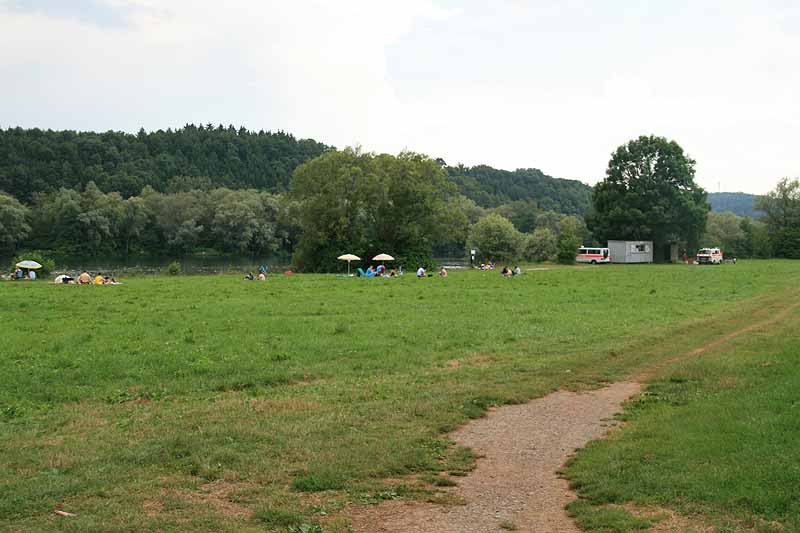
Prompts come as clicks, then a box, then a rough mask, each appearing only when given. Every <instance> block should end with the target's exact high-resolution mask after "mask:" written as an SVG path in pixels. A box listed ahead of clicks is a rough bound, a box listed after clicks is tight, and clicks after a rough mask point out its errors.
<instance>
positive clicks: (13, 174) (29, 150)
mask: <svg viewBox="0 0 800 533" xmlns="http://www.w3.org/2000/svg"><path fill="white" fill-rule="evenodd" d="M328 149H329V147H328V146H326V145H324V144H321V143H318V142H316V141H314V140H311V139H300V140H298V139H296V138H295V137H294V136H292V135H290V134H288V133H284V132H277V133H273V132H264V131H259V132H251V131H247V130H246V129H244V128H240V129H236V128H234V127H233V126H229V127H227V128H225V127H223V126H221V125H220V126H213V125H211V124H209V125H207V126H203V125H200V126H194V125H191V124H190V125H187V126H185V127H183V128H180V129H177V130H174V131H173V130H171V129H168V130H166V131H162V130H158V131H154V132H150V133H146V132H145V131H144V130H141V131H140V132H139V133H138V134H136V135H134V134H129V133H121V132H106V133H93V132H74V131H52V130H39V129H22V128H11V129H7V130H3V129H0V191H6V192H8V193H10V194H13V195H14V196H16V197H17V198H18V199H20V200H23V201H26V202H27V201H30V200H31V198H32V197H33V195H34V193H36V192H46V191H52V190H56V189H58V188H60V187H66V188H73V189H83V187H84V186H85V185H86V184H87V183H88V182H90V181H93V182H94V183H95V184H96V185H97V186H98V187H99V188H100V190H102V191H104V192H110V191H118V192H120V193H122V194H123V195H124V196H132V195H137V194H139V193H140V192H141V191H142V188H143V187H144V186H145V185H150V186H151V187H153V188H154V189H156V190H157V191H170V189H185V188H187V187H188V188H196V187H198V186H199V187H201V188H202V187H207V188H210V187H216V186H219V187H229V188H234V189H235V188H246V187H247V188H256V189H263V190H268V191H282V190H286V189H287V187H288V184H289V178H290V176H291V174H292V172H293V171H294V169H295V168H296V167H297V166H298V165H300V164H301V163H303V162H305V161H307V160H309V159H311V158H314V157H316V156H318V155H320V154H322V153H323V152H325V151H326V150H328Z"/></svg>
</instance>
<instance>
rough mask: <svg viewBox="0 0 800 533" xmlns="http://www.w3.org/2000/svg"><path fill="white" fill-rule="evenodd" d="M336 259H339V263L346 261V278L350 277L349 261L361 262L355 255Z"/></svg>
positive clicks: (345, 255) (341, 256)
mask: <svg viewBox="0 0 800 533" xmlns="http://www.w3.org/2000/svg"><path fill="white" fill-rule="evenodd" d="M336 259H339V260H340V261H347V275H348V276H349V275H350V261H361V258H360V257H358V256H357V255H353V254H344V255H340V256H339V257H337V258H336Z"/></svg>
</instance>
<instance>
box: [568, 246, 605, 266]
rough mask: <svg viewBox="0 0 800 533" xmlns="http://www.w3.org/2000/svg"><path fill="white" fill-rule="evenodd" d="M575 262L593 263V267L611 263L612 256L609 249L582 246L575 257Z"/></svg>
mask: <svg viewBox="0 0 800 533" xmlns="http://www.w3.org/2000/svg"><path fill="white" fill-rule="evenodd" d="M575 261H576V262H578V263H591V264H593V265H596V264H598V263H610V262H611V254H610V253H609V252H608V248H592V247H589V246H581V247H580V248H578V255H576V256H575Z"/></svg>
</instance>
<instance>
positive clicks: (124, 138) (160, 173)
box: [0, 124, 591, 215]
mask: <svg viewBox="0 0 800 533" xmlns="http://www.w3.org/2000/svg"><path fill="white" fill-rule="evenodd" d="M330 149H332V148H331V147H329V146H326V145H325V144H322V143H319V142H317V141H314V140H311V139H300V140H298V139H296V138H295V137H294V136H292V135H291V134H288V133H284V132H276V133H273V132H264V131H259V132H251V131H248V130H246V129H244V128H240V129H236V128H234V127H233V126H228V127H227V128H226V127H223V126H221V125H220V126H214V125H211V124H209V125H207V126H203V125H200V126H195V125H193V124H189V125H186V126H185V127H183V128H180V129H177V130H171V129H168V130H166V131H163V130H158V131H153V132H149V133H148V132H145V131H144V130H141V131H140V132H139V133H138V134H130V133H123V132H113V131H109V132H105V133H94V132H75V131H52V130H40V129H22V128H10V129H6V130H3V129H0V191H5V192H7V193H10V194H12V195H14V196H15V197H17V198H18V199H19V200H21V201H23V202H31V201H32V199H33V196H34V195H35V194H36V193H39V192H50V191H54V190H58V189H60V188H62V187H64V188H68V189H75V190H83V189H84V187H85V186H86V184H88V183H89V182H94V183H95V185H97V187H98V188H99V189H100V190H101V191H103V192H112V191H116V192H119V193H121V194H122V195H123V196H125V197H130V196H136V195H138V194H140V193H141V191H142V189H143V188H144V187H145V186H148V185H149V186H150V187H152V188H153V189H155V190H156V191H159V192H177V191H182V190H191V189H206V190H208V189H212V188H216V187H227V188H229V189H242V188H252V189H259V190H266V191H270V192H280V191H285V190H287V189H288V185H289V180H290V177H291V175H292V172H293V171H294V169H295V168H296V167H297V166H298V165H300V164H301V163H304V162H305V161H308V160H309V159H313V158H314V157H317V156H318V155H320V154H322V153H324V152H325V151H327V150H330ZM446 170H447V173H448V176H449V178H450V180H451V181H452V182H453V183H455V184H456V185H457V186H458V188H459V190H460V191H461V193H462V194H464V195H465V196H467V197H468V198H471V199H472V200H474V201H475V202H476V203H477V204H478V205H480V206H482V207H486V208H493V207H498V206H501V205H504V204H509V203H513V202H517V203H520V202H523V203H525V204H526V205H534V204H535V206H536V207H538V209H540V210H544V211H555V212H558V213H564V214H574V215H583V214H584V213H585V211H586V209H587V208H588V206H589V202H590V197H591V188H590V187H589V186H588V185H586V184H584V183H581V182H580V181H575V180H565V179H558V178H553V177H551V176H548V175H546V174H544V173H543V172H542V171H540V170H538V169H535V168H528V169H518V170H515V171H508V170H499V169H495V168H492V167H489V166H486V165H479V166H474V167H465V166H463V165H458V166H454V167H447V168H446Z"/></svg>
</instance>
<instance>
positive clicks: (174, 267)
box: [167, 261, 183, 276]
mask: <svg viewBox="0 0 800 533" xmlns="http://www.w3.org/2000/svg"><path fill="white" fill-rule="evenodd" d="M182 271H183V268H182V267H181V264H180V263H179V262H178V261H173V262H172V263H170V264H168V265H167V274H169V275H170V276H177V275H179V274H180V273H181V272H182Z"/></svg>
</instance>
